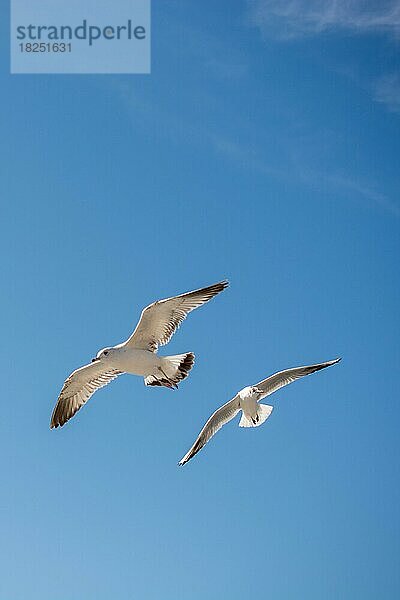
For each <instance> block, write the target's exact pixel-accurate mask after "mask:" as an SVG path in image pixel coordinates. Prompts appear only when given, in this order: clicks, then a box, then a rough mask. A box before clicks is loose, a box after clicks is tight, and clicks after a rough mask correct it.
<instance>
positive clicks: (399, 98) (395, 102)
mask: <svg viewBox="0 0 400 600" xmlns="http://www.w3.org/2000/svg"><path fill="white" fill-rule="evenodd" d="M373 97H374V100H375V101H376V102H381V103H382V104H384V105H385V106H386V108H387V109H388V110H390V111H391V112H394V113H400V75H399V74H398V73H392V74H390V75H384V76H383V77H381V78H380V79H378V81H376V82H375V84H374V86H373Z"/></svg>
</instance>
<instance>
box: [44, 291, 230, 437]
mask: <svg viewBox="0 0 400 600" xmlns="http://www.w3.org/2000/svg"><path fill="white" fill-rule="evenodd" d="M227 286H228V282H227V281H220V282H219V283H215V284H214V285H210V286H209V287H205V288H201V289H199V290H195V291H193V292H187V293H186V294H181V295H180V296H174V297H173V298H166V299H165V300H158V301H157V302H154V303H153V304H150V305H149V306H147V307H146V308H145V309H144V310H143V311H142V314H141V317H140V320H139V323H138V324H137V326H136V329H135V331H134V332H133V333H132V335H131V336H130V338H129V339H128V340H127V341H126V342H123V343H122V344H118V345H117V346H113V347H111V348H104V349H103V350H100V351H99V352H98V353H97V356H96V358H94V359H93V360H92V362H91V363H89V364H88V365H85V366H84V367H80V369H77V370H76V371H74V372H73V373H71V375H70V376H69V377H68V378H67V379H66V381H65V383H64V385H63V388H62V390H61V392H60V395H59V397H58V400H57V404H56V406H55V407H54V411H53V414H52V417H51V422H50V428H51V429H53V428H54V427H62V426H63V425H64V424H65V423H66V422H67V421H68V420H69V419H70V418H71V417H73V416H74V414H75V413H76V412H77V411H78V410H79V409H80V408H81V407H82V406H83V405H84V404H85V403H86V402H87V401H88V400H89V398H90V397H91V396H92V395H93V394H94V393H95V391H96V390H98V389H99V388H102V387H104V386H105V385H107V383H109V382H110V381H112V380H113V379H115V378H116V377H118V375H121V374H122V373H131V374H132V375H140V376H142V377H144V382H145V384H146V385H160V386H165V387H168V388H171V389H172V388H176V387H177V386H178V383H179V382H180V381H182V380H183V379H185V377H187V376H188V374H189V371H190V369H191V368H192V366H193V363H194V354H193V353H192V352H186V353H185V354H178V355H176V356H158V355H157V350H158V347H159V346H164V344H167V343H168V342H169V341H170V339H171V337H172V336H173V334H174V333H175V331H176V330H177V329H178V327H179V326H180V324H181V323H182V321H184V319H186V317H187V315H188V314H189V313H190V312H191V311H192V310H194V309H195V308H198V307H199V306H202V305H203V304H205V303H206V302H208V301H209V300H211V298H214V296H216V295H217V294H219V293H220V292H222V291H223V290H224V289H225V288H226V287H227Z"/></svg>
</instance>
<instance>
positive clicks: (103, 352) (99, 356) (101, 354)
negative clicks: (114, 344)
mask: <svg viewBox="0 0 400 600" xmlns="http://www.w3.org/2000/svg"><path fill="white" fill-rule="evenodd" d="M112 351H113V348H103V350H99V351H98V353H97V355H96V357H95V358H92V362H96V361H97V360H100V359H102V358H107V357H109V356H110V354H111V353H112Z"/></svg>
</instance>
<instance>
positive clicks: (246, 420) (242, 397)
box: [178, 358, 341, 465]
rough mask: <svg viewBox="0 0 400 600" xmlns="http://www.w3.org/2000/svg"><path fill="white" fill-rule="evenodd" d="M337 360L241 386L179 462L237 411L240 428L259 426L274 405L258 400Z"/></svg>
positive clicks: (216, 412) (190, 456)
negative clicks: (239, 414)
mask: <svg viewBox="0 0 400 600" xmlns="http://www.w3.org/2000/svg"><path fill="white" fill-rule="evenodd" d="M340 360H341V358H336V359H335V360H329V361H328V362H324V363H320V364H317V365H310V366H308V367H295V368H293V369H286V370H285V371H279V373H275V374H274V375H271V376H270V377H268V378H267V379H264V380H263V381H260V382H259V383H257V384H256V385H250V386H248V387H245V388H243V389H242V390H241V391H240V392H239V393H238V394H236V396H235V397H234V398H232V400H229V402H227V403H226V404H224V405H223V406H221V407H220V408H218V409H217V410H216V411H215V413H214V414H212V415H211V417H210V418H209V419H208V421H207V423H206V424H205V425H204V427H203V429H202V430H201V431H200V433H199V435H198V437H197V440H196V441H195V443H194V444H193V446H192V447H191V448H190V450H189V451H188V452H187V453H186V454H185V456H184V457H183V458H182V460H180V461H179V463H178V464H179V465H184V464H185V463H187V462H188V461H189V460H190V459H191V458H193V456H194V455H195V454H197V452H199V450H201V449H202V448H203V446H205V445H206V444H207V442H208V441H209V440H210V439H211V438H212V436H213V435H214V434H215V433H217V431H218V430H219V429H221V427H222V426H223V425H225V423H228V422H229V421H231V420H232V419H233V418H234V417H236V415H237V414H238V412H239V411H240V410H241V411H242V418H241V419H240V422H239V427H258V426H259V425H262V423H264V421H266V420H267V419H268V417H269V416H270V414H271V413H272V409H273V407H272V406H269V405H268V404H258V402H259V401H260V400H262V399H263V398H265V397H266V396H269V395H270V394H273V393H274V392H276V391H277V390H279V389H280V388H281V387H283V386H285V385H288V384H289V383H292V382H293V381H296V379H300V377H304V376H305V375H310V374H311V373H315V371H320V370H321V369H325V367H330V366H331V365H335V364H336V363H338V362H339V361H340Z"/></svg>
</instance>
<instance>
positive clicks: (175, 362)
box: [144, 352, 194, 389]
mask: <svg viewBox="0 0 400 600" xmlns="http://www.w3.org/2000/svg"><path fill="white" fill-rule="evenodd" d="M160 358H161V357H160ZM193 364H194V354H193V352H187V353H186V354H177V355H175V356H163V357H162V364H161V367H160V370H159V372H158V373H157V375H148V376H147V377H145V380H144V382H145V384H146V385H162V386H164V387H168V388H171V389H174V388H177V387H178V383H180V382H181V381H182V380H183V379H186V377H187V376H188V375H189V371H190V369H191V368H192V367H193Z"/></svg>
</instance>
